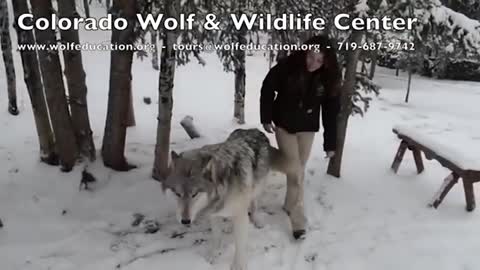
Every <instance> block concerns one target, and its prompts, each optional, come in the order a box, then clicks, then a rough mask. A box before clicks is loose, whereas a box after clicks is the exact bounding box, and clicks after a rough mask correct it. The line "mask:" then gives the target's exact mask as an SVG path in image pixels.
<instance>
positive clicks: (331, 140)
mask: <svg viewBox="0 0 480 270" xmlns="http://www.w3.org/2000/svg"><path fill="white" fill-rule="evenodd" d="M331 87H335V88H336V89H335V90H332V91H331V93H334V94H332V95H326V96H325V99H324V101H323V103H322V124H323V149H324V151H325V152H327V153H328V152H331V151H336V150H337V129H338V124H337V123H338V115H339V113H340V108H341V101H340V94H339V93H340V82H339V81H336V82H335V83H334V84H333V85H331Z"/></svg>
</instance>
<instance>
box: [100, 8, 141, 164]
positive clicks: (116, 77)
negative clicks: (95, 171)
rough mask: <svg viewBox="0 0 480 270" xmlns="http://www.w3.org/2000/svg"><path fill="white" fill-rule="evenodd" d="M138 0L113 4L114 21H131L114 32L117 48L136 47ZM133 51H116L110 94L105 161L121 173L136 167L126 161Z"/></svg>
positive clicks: (103, 148) (114, 52)
mask: <svg viewBox="0 0 480 270" xmlns="http://www.w3.org/2000/svg"><path fill="white" fill-rule="evenodd" d="M135 13H136V1H135V0H115V1H113V7H112V14H113V17H114V19H116V18H119V17H123V18H125V19H127V20H128V21H129V25H128V27H127V28H126V29H125V30H122V31H120V30H116V29H113V31H112V43H113V44H125V45H127V44H132V43H133V38H134V37H133V34H134V28H135V23H134V22H135V21H136V18H135ZM132 61H133V51H131V50H122V51H119V50H114V51H112V52H111V60H110V89H109V93H108V111H107V118H106V123H105V132H104V135H103V145H102V158H103V163H104V164H105V166H107V167H110V168H112V169H114V170H118V171H128V170H130V169H132V168H134V166H132V165H129V164H128V163H127V160H126V159H125V155H124V151H125V139H126V135H127V123H126V122H128V121H126V119H127V117H128V116H129V102H130V91H131V83H132V75H131V69H132Z"/></svg>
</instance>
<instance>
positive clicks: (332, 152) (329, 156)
mask: <svg viewBox="0 0 480 270" xmlns="http://www.w3.org/2000/svg"><path fill="white" fill-rule="evenodd" d="M334 156H335V151H327V152H325V158H332V157H334Z"/></svg>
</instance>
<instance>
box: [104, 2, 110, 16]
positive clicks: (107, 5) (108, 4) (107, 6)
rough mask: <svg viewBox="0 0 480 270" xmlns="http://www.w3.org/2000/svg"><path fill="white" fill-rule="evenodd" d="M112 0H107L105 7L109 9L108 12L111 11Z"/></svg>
mask: <svg viewBox="0 0 480 270" xmlns="http://www.w3.org/2000/svg"><path fill="white" fill-rule="evenodd" d="M110 6H111V0H105V8H106V9H107V14H108V13H110Z"/></svg>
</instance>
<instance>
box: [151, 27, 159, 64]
mask: <svg viewBox="0 0 480 270" xmlns="http://www.w3.org/2000/svg"><path fill="white" fill-rule="evenodd" d="M150 36H151V38H152V45H153V51H152V67H153V69H155V70H159V69H160V67H159V66H158V47H157V39H158V33H157V31H155V30H153V29H152V30H151V31H150Z"/></svg>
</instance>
